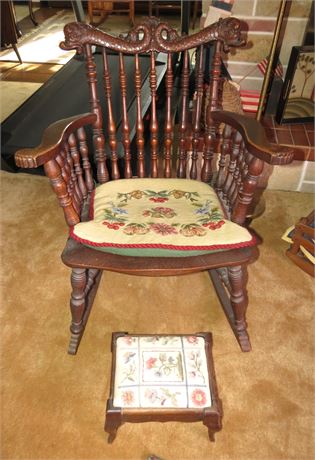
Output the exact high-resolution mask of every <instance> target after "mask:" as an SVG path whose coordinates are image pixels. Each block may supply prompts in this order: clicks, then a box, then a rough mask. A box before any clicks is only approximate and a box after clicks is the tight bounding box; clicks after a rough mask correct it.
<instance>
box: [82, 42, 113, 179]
mask: <svg viewBox="0 0 315 460" xmlns="http://www.w3.org/2000/svg"><path fill="white" fill-rule="evenodd" d="M85 56H86V69H87V80H88V84H89V88H90V104H91V111H92V112H93V113H95V114H96V121H95V123H94V125H93V141H94V148H95V159H96V164H97V180H98V182H99V183H100V184H103V183H105V182H107V181H108V180H109V174H108V169H107V166H106V154H105V139H104V134H103V115H102V110H101V106H100V101H99V99H98V93H97V72H96V64H95V62H94V59H93V54H92V47H91V45H90V44H86V45H85Z"/></svg>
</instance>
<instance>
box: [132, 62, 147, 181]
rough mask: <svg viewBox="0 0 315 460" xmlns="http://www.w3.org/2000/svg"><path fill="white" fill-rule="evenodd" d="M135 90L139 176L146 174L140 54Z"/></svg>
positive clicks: (136, 67)
mask: <svg viewBox="0 0 315 460" xmlns="http://www.w3.org/2000/svg"><path fill="white" fill-rule="evenodd" d="M134 78H135V91H136V100H137V123H136V143H137V176H138V177H144V176H145V165H144V138H143V132H144V127H143V120H142V111H141V70H140V63H139V55H138V54H136V55H135V76H134Z"/></svg>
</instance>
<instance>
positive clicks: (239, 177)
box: [231, 141, 245, 207]
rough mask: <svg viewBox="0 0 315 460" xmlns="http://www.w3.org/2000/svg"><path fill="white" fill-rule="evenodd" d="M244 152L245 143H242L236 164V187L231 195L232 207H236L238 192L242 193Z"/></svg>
mask: <svg viewBox="0 0 315 460" xmlns="http://www.w3.org/2000/svg"><path fill="white" fill-rule="evenodd" d="M244 151H245V143H244V141H242V142H241V145H240V152H239V155H238V159H237V162H236V168H235V172H234V184H235V185H234V187H233V190H232V194H231V206H232V207H233V206H234V204H235V202H236V198H237V195H238V192H239V191H240V187H241V185H242V168H243V164H244Z"/></svg>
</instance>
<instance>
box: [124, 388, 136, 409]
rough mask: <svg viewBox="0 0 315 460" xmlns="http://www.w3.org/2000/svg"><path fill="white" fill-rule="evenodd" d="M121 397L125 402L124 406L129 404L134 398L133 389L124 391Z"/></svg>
mask: <svg viewBox="0 0 315 460" xmlns="http://www.w3.org/2000/svg"><path fill="white" fill-rule="evenodd" d="M121 399H122V400H123V402H124V403H125V404H126V406H130V405H131V404H132V403H133V402H134V400H135V397H134V394H133V391H130V390H127V391H124V392H123V393H122V395H121Z"/></svg>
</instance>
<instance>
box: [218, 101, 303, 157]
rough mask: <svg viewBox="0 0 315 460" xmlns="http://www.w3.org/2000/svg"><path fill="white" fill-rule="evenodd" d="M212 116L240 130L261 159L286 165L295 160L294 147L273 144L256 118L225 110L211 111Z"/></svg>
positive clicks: (249, 147)
mask: <svg viewBox="0 0 315 460" xmlns="http://www.w3.org/2000/svg"><path fill="white" fill-rule="evenodd" d="M210 117H211V119H212V120H214V121H215V122H222V123H226V124H228V125H230V126H232V127H233V128H235V129H236V130H237V131H239V132H240V133H241V134H242V136H243V140H244V142H245V145H246V148H247V150H248V151H249V153H251V154H252V155H254V156H256V157H257V158H259V159H260V160H263V161H265V162H266V163H269V164H271V165H285V164H288V163H291V161H292V160H293V155H294V149H290V148H287V147H282V146H278V145H272V144H271V143H270V142H269V141H268V139H267V137H266V133H265V129H264V127H263V126H262V125H261V124H260V123H259V122H258V121H257V120H255V119H254V118H249V117H248V116H246V115H241V114H237V113H234V112H227V111H224V110H214V111H212V112H210Z"/></svg>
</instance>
